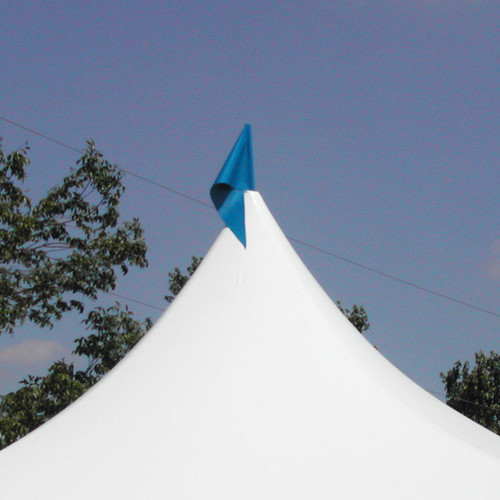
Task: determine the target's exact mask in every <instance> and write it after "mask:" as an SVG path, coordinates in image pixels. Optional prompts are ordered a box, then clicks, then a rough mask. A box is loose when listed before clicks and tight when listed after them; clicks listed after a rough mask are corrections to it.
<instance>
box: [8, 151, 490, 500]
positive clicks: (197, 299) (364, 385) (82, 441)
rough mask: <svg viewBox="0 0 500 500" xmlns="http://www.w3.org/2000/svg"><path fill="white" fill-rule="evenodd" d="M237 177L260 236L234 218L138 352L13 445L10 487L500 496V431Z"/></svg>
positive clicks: (60, 494)
mask: <svg viewBox="0 0 500 500" xmlns="http://www.w3.org/2000/svg"><path fill="white" fill-rule="evenodd" d="M233 152H234V150H233ZM247 153H248V151H247V152H246V153H245V152H244V154H247ZM233 156H234V155H233ZM236 156H237V161H236V163H238V162H240V163H241V159H242V157H241V154H236ZM247 158H248V154H247ZM230 163H231V162H230ZM229 177H231V176H229ZM233 181H234V176H233V178H231V179H229V180H228V179H227V178H225V179H222V180H221V182H220V185H219V188H221V190H222V192H223V195H222V197H220V199H219V202H220V203H219V204H224V202H225V200H229V201H230V203H232V204H233V205H234V207H236V209H235V210H236V211H237V212H238V213H237V214H236V216H235V219H238V218H239V217H240V216H241V215H242V214H243V216H244V227H243V232H244V234H242V233H241V231H240V233H239V235H238V234H237V233H238V230H237V231H236V232H234V231H233V230H232V229H231V226H232V222H230V223H229V227H225V228H224V229H223V230H222V232H221V234H220V235H219V237H218V238H217V240H216V241H215V243H214V244H213V246H212V248H211V249H210V251H209V252H208V254H207V255H206V257H205V259H204V260H203V262H202V264H201V266H200V267H199V268H198V270H197V271H196V273H195V274H194V276H193V277H192V278H191V279H190V281H189V282H188V283H187V285H186V286H185V287H184V289H183V290H182V292H181V293H180V294H179V296H178V297H177V299H176V300H175V301H174V303H173V304H172V305H171V306H170V307H169V308H168V309H167V311H166V312H165V313H164V315H163V316H162V317H161V318H160V320H159V321H158V322H157V324H156V325H155V326H154V327H153V328H152V330H151V331H150V332H149V333H148V334H147V335H146V337H145V338H144V339H143V340H142V341H141V342H140V343H139V344H138V345H137V346H136V347H135V348H134V349H133V350H132V352H131V353H130V354H129V355H128V356H127V357H126V358H125V359H124V360H123V361H122V362H120V363H119V364H118V365H117V367H116V368H115V369H113V370H112V371H111V372H110V373H109V374H108V375H106V376H105V377H104V378H103V379H102V381H101V382H99V383H98V384H97V385H96V386H95V387H94V388H92V389H91V390H90V391H89V392H88V393H86V394H85V395H84V396H83V397H81V398H80V399H79V400H78V401H77V402H76V403H74V404H73V405H71V406H70V407H69V408H68V409H66V410H65V411H63V412H62V413H61V414H59V415H58V416H56V417H55V418H54V419H52V420H51V421H50V422H48V423H47V424H45V425H43V426H41V427H40V428H39V429H37V430H36V431H34V432H33V433H31V434H30V435H28V436H26V437H25V438H23V439H21V440H20V441H18V442H17V443H15V444H13V445H11V446H10V447H8V448H6V449H5V450H4V451H2V452H1V453H0V491H1V497H2V498H5V499H8V500H18V499H65V500H66V499H86V500H88V499H114V498H117V499H118V498H119V499H124V498H131V499H217V500H221V499H252V500H254V499H286V500H293V499H301V500H303V499H333V498H338V499H368V498H384V499H398V500H401V499H418V500H422V499H427V500H428V499H440V500H442V499H461V498H463V499H465V498H467V499H471V498H480V499H482V500H484V499H496V498H498V495H499V491H500V439H499V438H498V437H497V436H496V435H494V434H493V433H491V432H489V431H487V430H485V429H483V428H482V427H480V426H479V425H476V424H475V423H473V422H472V421H470V420H468V419H466V418H465V417H463V416H461V415H460V414H458V413H457V412H455V411H454V410H452V409H450V408H448V407H447V406H446V405H444V404H442V403H441V402H439V401H438V400H437V399H435V398H434V397H433V396H430V395H429V394H428V393H426V392H425V391H424V390H422V389H421V388H419V387H418V386H417V385H416V384H414V383H413V382H412V381H411V380H409V379H408V378H407V377H406V376H405V375H403V374H402V373H401V372H400V371H398V370H397V369H396V368H395V367H394V366H393V365H391V364H390V363H389V362H388V361H387V360H386V359H385V358H384V357H383V356H382V355H381V354H380V353H379V352H378V351H377V350H376V349H374V348H373V346H372V345H370V343H369V342H367V341H366V340H365V339H364V338H363V337H362V335H361V334H360V333H358V331H357V330H356V329H355V328H354V327H353V326H352V325H351V324H350V323H349V321H348V320H347V319H346V318H345V317H344V316H343V314H342V313H341V312H340V311H339V310H338V309H337V307H336V306H335V304H334V303H333V302H332V301H331V300H330V299H329V297H328V296H327V295H326V294H325V292H324V291H323V290H322V289H321V287H320V286H319V285H318V283H317V282H316V281H315V279H314V278H313V277H312V275H311V274H310V273H309V271H308V270H307V269H306V267H305V266H304V264H303V263H302V262H301V260H300V258H299V257H298V256H297V254H296V253H295V251H294V250H293V248H292V247H291V245H290V244H289V242H288V240H287V239H286V237H285V236H284V234H283V233H282V232H281V230H280V228H279V226H278V225H277V223H276V222H275V220H274V219H273V217H272V215H271V213H270V212H269V210H268V208H267V206H266V204H265V202H264V201H263V199H262V197H261V196H260V194H259V193H258V192H256V191H254V190H251V189H245V186H246V185H248V184H245V183H243V185H242V186H239V187H236V189H233V187H234V185H237V184H238V183H237V182H233ZM216 191H217V190H216ZM219 191H220V190H219ZM219 195H220V192H219V194H217V193H216V194H215V197H217V196H219ZM226 195H227V196H226ZM231 197H233V198H234V199H233V200H232V201H231ZM224 198H225V199H224ZM221 200H222V201H221ZM242 210H243V212H242ZM233 215H234V213H233ZM229 219H231V217H229ZM240 223H241V220H240V221H239V222H237V223H236V227H237V228H238V227H239V230H241V229H242V227H241V224H240ZM238 224H240V225H239V226H238ZM242 238H244V242H243V241H242Z"/></svg>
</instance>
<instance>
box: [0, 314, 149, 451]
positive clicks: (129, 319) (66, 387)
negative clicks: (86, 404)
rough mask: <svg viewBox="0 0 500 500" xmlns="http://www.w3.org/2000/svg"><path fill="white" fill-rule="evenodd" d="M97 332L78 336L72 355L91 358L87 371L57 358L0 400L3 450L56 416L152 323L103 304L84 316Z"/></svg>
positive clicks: (118, 357) (90, 385)
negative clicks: (46, 368)
mask: <svg viewBox="0 0 500 500" xmlns="http://www.w3.org/2000/svg"><path fill="white" fill-rule="evenodd" d="M84 323H85V324H86V325H87V328H88V329H89V330H92V331H93V332H94V333H92V334H90V335H89V336H86V337H81V338H79V339H76V340H75V343H76V348H75V349H74V351H73V353H74V354H76V355H78V356H82V357H83V358H86V359H87V367H86V368H85V369H83V370H78V369H76V368H75V365H74V364H73V363H66V362H65V361H64V360H59V361H56V362H55V363H53V364H52V366H51V367H50V368H49V370H48V373H47V375H45V376H43V377H34V376H32V375H30V376H28V377H27V378H26V379H24V380H22V381H21V388H20V389H18V390H17V391H13V392H11V393H9V394H7V395H5V396H3V397H2V398H1V400H0V449H1V448H4V447H5V446H8V445H9V444H11V443H13V442H14V441H16V440H17V439H19V438H21V437H22V436H24V435H25V434H27V433H28V432H31V431H32V430H34V429H36V428H37V427H38V426H40V425H41V424H43V423H44V422H46V421H47V420H49V419H50V418H52V417H53V416H54V415H56V414H57V413H59V412H60V411H61V410H63V409H64V408H66V407H67V406H68V405H70V404H71V403H72V402H73V401H75V400H76V399H77V398H79V397H80V396H81V395H82V394H83V393H84V392H85V391H86V390H88V389H89V388H90V387H92V385H94V384H95V383H96V382H97V381H99V380H100V379H101V378H102V377H103V376H104V375H105V374H106V373H107V372H108V371H109V370H111V368H113V367H114V366H115V365H116V363H118V361H120V359H122V358H123V357H124V356H125V354H126V353H127V352H129V351H130V349H132V347H134V345H136V344H137V342H138V341H139V340H140V339H141V338H142V337H143V336H144V334H145V333H146V331H147V330H148V329H149V328H150V327H151V321H150V320H149V319H147V320H146V321H144V322H139V321H137V320H135V319H134V318H133V315H132V313H131V311H129V310H128V309H127V308H125V309H122V308H121V307H120V306H119V305H118V304H117V305H115V306H112V307H109V308H107V309H103V308H101V307H98V308H97V309H95V310H93V311H91V312H90V313H89V314H88V316H87V318H86V319H85V320H84Z"/></svg>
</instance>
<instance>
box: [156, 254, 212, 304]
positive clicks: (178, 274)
mask: <svg viewBox="0 0 500 500" xmlns="http://www.w3.org/2000/svg"><path fill="white" fill-rule="evenodd" d="M202 260H203V257H195V256H194V255H193V256H192V257H191V264H189V266H188V267H187V268H186V274H183V273H182V271H181V270H180V269H179V268H178V267H174V270H173V271H172V272H170V273H168V289H169V290H170V293H171V294H172V295H165V300H166V301H167V302H168V303H169V304H170V303H171V302H173V300H174V299H175V297H176V296H177V294H178V293H179V292H180V291H181V290H182V288H183V287H184V285H185V284H186V283H187V282H188V280H189V278H190V277H191V276H192V275H193V274H194V272H195V271H196V269H198V266H199V265H200V264H201V261H202Z"/></svg>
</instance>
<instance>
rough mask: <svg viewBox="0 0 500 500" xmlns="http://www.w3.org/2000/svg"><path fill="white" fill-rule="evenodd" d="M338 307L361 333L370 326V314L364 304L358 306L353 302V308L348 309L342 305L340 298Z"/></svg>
mask: <svg viewBox="0 0 500 500" xmlns="http://www.w3.org/2000/svg"><path fill="white" fill-rule="evenodd" d="M337 307H338V308H339V309H340V312H342V314H343V315H344V316H345V317H346V318H347V319H348V320H349V321H350V322H351V323H352V324H353V325H354V327H355V328H356V330H358V332H359V333H363V332H366V330H368V328H370V323H368V314H366V310H365V308H364V307H363V306H358V305H356V304H353V306H352V309H348V308H347V307H344V306H343V305H342V302H340V300H337Z"/></svg>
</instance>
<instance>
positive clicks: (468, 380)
mask: <svg viewBox="0 0 500 500" xmlns="http://www.w3.org/2000/svg"><path fill="white" fill-rule="evenodd" d="M440 376H441V380H442V381H443V384H444V385H445V390H446V403H447V404H448V405H449V406H451V407H452V408H454V409H455V410H457V411H459V412H460V413H462V414H463V415H465V416H466V417H469V418H470V419H472V420H474V421H475V422H477V423H478V424H481V425H482V426H484V427H486V428H487V429H489V430H490V431H493V432H494V433H495V434H499V435H500V354H498V353H496V352H495V351H490V355H489V356H487V355H486V354H485V353H484V352H483V351H479V352H476V354H475V365H474V367H473V368H472V369H471V368H470V365H469V362H468V361H465V362H464V363H462V362H460V361H457V362H456V363H455V364H454V365H453V368H451V369H450V370H449V371H448V372H447V373H442V372H441V373H440Z"/></svg>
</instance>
